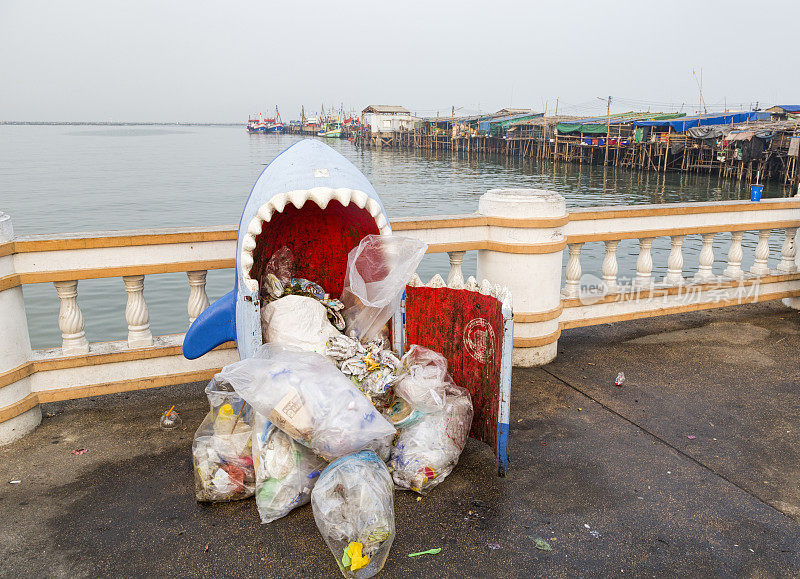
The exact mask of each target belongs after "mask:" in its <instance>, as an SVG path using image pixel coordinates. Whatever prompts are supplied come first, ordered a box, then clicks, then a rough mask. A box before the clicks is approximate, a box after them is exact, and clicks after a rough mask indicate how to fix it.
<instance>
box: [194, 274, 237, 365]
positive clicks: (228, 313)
mask: <svg viewBox="0 0 800 579" xmlns="http://www.w3.org/2000/svg"><path fill="white" fill-rule="evenodd" d="M235 339H236V288H234V289H233V291H230V292H228V293H226V294H225V295H224V296H222V297H221V298H220V299H218V300H217V301H215V302H214V303H213V304H211V305H210V306H208V307H207V308H206V309H205V310H204V311H203V313H202V314H200V315H199V316H197V319H196V320H195V321H194V322H192V325H191V326H190V327H189V331H188V332H186V337H185V338H184V339H183V355H184V356H186V358H188V359H189V360H194V359H195V358H199V357H200V356H202V355H203V354H205V353H206V352H210V351H211V350H213V349H214V348H216V347H217V346H219V345H220V344H224V343H225V342H229V341H231V340H235Z"/></svg>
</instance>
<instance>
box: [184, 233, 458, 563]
mask: <svg viewBox="0 0 800 579" xmlns="http://www.w3.org/2000/svg"><path fill="white" fill-rule="evenodd" d="M424 253H425V244H423V243H421V242H418V241H415V240H411V239H406V238H401V237H394V236H378V235H370V236H367V237H365V238H364V240H362V242H361V244H360V245H359V246H358V247H356V248H354V249H353V250H352V251H351V252H350V254H349V256H348V268H347V273H346V279H345V283H344V291H343V295H342V301H339V300H336V299H331V298H330V296H328V295H327V294H326V293H325V291H324V290H323V289H322V288H321V287H320V286H319V285H318V284H316V283H314V282H313V281H311V280H307V279H303V278H296V277H294V272H295V271H296V267H295V264H294V257H293V256H292V253H291V251H290V250H289V249H288V248H281V249H279V250H278V251H276V252H275V253H274V254H273V256H272V257H271V259H270V260H269V262H268V264H267V266H266V267H265V271H264V274H263V275H262V278H261V280H260V281H261V286H260V287H261V297H262V309H261V319H262V336H263V341H264V345H262V346H261V347H259V348H258V349H257V350H256V352H255V354H254V356H253V357H252V358H247V359H244V360H241V361H239V362H235V363H233V364H230V365H228V366H226V367H225V368H223V369H222V371H221V372H220V373H219V374H217V375H216V376H214V379H213V380H212V381H211V382H210V383H209V385H208V387H207V388H206V394H207V396H208V400H209V404H210V406H211V410H210V412H209V414H208V416H207V417H206V418H205V420H204V421H203V423H202V424H201V425H200V428H199V429H198V430H197V433H196V434H195V438H194V443H193V446H192V451H193V457H194V466H195V488H196V496H197V500H198V501H229V500H237V499H243V498H247V497H251V496H255V499H256V506H257V508H258V512H259V515H260V517H261V521H262V522H263V523H270V522H272V521H275V520H276V519H279V518H281V517H283V516H285V515H287V514H288V513H289V512H290V511H292V510H293V509H295V508H297V507H300V506H302V505H305V504H306V503H308V502H311V506H312V509H313V513H314V520H315V521H316V524H317V527H318V528H319V531H320V533H321V534H322V537H323V539H324V540H325V543H326V544H327V545H328V547H329V549H330V550H331V553H333V556H334V558H335V560H336V563H337V565H338V566H339V569H340V570H341V572H342V574H343V575H344V576H345V577H356V578H358V579H363V578H366V577H372V576H373V575H375V574H376V573H378V572H379V571H380V570H381V569H382V568H383V565H384V563H385V562H386V559H387V557H388V555H389V550H390V548H391V545H392V541H393V540H394V537H395V522H394V499H393V492H394V488H395V487H398V488H400V489H406V490H410V491H414V492H417V493H420V494H423V493H426V492H428V491H429V490H430V489H432V488H433V487H435V486H436V485H438V484H440V483H441V482H442V481H443V480H444V479H445V477H447V475H448V474H450V472H451V471H452V470H453V467H455V465H456V463H457V462H458V458H459V456H460V455H461V451H462V450H463V449H464V445H465V444H466V439H467V436H468V435H469V431H470V427H471V425H472V417H473V408H472V401H471V398H470V395H469V392H467V390H465V389H463V388H460V387H459V386H458V385H456V384H455V382H454V381H453V379H452V378H451V377H450V375H449V374H448V373H447V361H446V360H445V358H444V357H443V356H441V355H440V354H438V353H436V352H434V351H432V350H429V349H427V348H423V347H421V346H418V345H413V346H411V347H410V349H409V350H408V352H406V353H405V354H404V355H402V356H401V355H400V353H398V352H394V351H392V350H391V348H390V346H389V339H388V331H387V323H388V322H389V320H390V319H391V317H392V315H393V313H394V312H395V311H396V309H397V306H398V304H399V300H400V297H401V296H402V292H403V289H404V287H405V284H406V282H407V281H408V280H409V278H410V277H411V275H412V274H413V272H414V271H415V270H416V267H417V265H418V264H419V261H420V260H421V259H422V255H423V254H424Z"/></svg>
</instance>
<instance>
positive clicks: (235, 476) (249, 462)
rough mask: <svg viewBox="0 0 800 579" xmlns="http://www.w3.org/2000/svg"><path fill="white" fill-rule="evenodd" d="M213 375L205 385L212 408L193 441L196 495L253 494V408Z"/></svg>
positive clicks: (223, 498) (230, 496)
mask: <svg viewBox="0 0 800 579" xmlns="http://www.w3.org/2000/svg"><path fill="white" fill-rule="evenodd" d="M218 376H219V375H217V376H214V379H212V380H211V382H209V384H208V386H207V387H206V396H208V402H209V404H210V405H211V411H210V412H209V413H208V414H207V415H206V417H205V419H204V420H203V422H202V423H201V424H200V427H199V428H198V429H197V432H196V433H195V435H194V441H193V442H192V460H193V463H194V486H195V496H196V497H197V500H198V501H233V500H238V499H244V498H247V497H251V496H253V491H254V489H255V471H254V469H253V456H252V451H251V438H252V433H253V428H252V424H253V409H252V408H251V407H250V405H249V404H247V403H246V402H245V401H244V400H242V399H241V397H240V396H239V395H238V394H236V392H233V391H232V390H227V388H230V387H229V385H228V384H226V383H225V382H224V381H223V380H221V379H219V378H218Z"/></svg>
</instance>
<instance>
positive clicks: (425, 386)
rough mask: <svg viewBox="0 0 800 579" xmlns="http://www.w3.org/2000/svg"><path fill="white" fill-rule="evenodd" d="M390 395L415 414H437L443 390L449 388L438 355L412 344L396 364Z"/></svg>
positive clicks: (442, 357) (448, 380) (447, 376)
mask: <svg viewBox="0 0 800 579" xmlns="http://www.w3.org/2000/svg"><path fill="white" fill-rule="evenodd" d="M400 364H401V366H400V373H399V375H398V378H397V380H396V382H395V385H394V393H395V395H397V396H400V397H401V398H402V399H403V400H405V401H406V402H409V403H411V405H412V406H413V407H414V409H415V410H419V411H420V412H423V413H426V414H427V413H430V412H438V411H439V410H441V409H442V408H444V405H445V397H446V389H447V387H448V385H452V384H453V380H452V378H450V376H449V375H448V374H447V360H446V359H445V357H444V356H442V355H441V354H439V353H437V352H434V351H433V350H429V349H428V348H424V347H422V346H418V345H417V344H414V345H412V346H411V348H409V350H408V352H406V354H405V356H403V358H402V359H401V360H400Z"/></svg>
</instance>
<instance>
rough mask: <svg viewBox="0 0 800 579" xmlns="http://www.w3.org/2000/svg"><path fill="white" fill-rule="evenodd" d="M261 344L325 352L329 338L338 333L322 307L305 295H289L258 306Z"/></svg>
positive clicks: (338, 334) (319, 352)
mask: <svg viewBox="0 0 800 579" xmlns="http://www.w3.org/2000/svg"><path fill="white" fill-rule="evenodd" d="M261 334H262V336H263V337H264V343H269V342H272V343H274V344H282V345H285V346H294V347H296V348H299V349H300V350H305V351H307V352H317V353H318V354H324V353H325V346H326V345H327V343H328V339H329V338H330V337H332V336H340V335H341V333H340V332H339V331H338V330H337V329H336V328H334V327H333V324H331V323H330V322H329V321H328V314H327V310H326V309H325V306H324V305H322V304H321V303H320V302H319V301H318V300H315V299H314V298H309V297H305V296H296V295H288V296H285V297H282V298H280V299H278V300H275V301H272V302H268V303H265V304H264V305H263V306H262V307H261Z"/></svg>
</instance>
